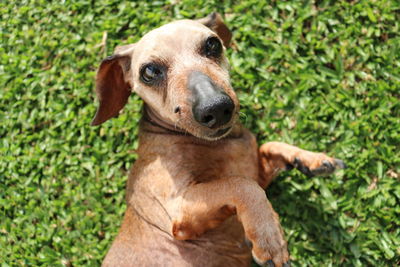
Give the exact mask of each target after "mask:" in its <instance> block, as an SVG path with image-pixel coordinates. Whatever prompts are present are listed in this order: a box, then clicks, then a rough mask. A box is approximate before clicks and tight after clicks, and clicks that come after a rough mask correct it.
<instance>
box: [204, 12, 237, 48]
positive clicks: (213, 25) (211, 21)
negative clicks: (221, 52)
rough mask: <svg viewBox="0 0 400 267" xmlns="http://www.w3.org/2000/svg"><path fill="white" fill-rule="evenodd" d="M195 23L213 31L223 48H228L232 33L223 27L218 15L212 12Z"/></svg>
mask: <svg viewBox="0 0 400 267" xmlns="http://www.w3.org/2000/svg"><path fill="white" fill-rule="evenodd" d="M197 21H198V22H200V23H201V24H203V25H204V26H207V27H208V28H210V29H211V30H212V31H214V32H215V33H216V34H217V35H218V37H219V38H221V40H222V42H223V43H224V46H225V47H229V44H230V43H231V39H232V33H231V31H230V30H229V29H228V27H227V26H226V25H225V23H224V21H223V20H222V17H221V15H220V14H219V13H217V12H213V13H211V14H210V15H208V16H207V17H205V18H202V19H198V20H197Z"/></svg>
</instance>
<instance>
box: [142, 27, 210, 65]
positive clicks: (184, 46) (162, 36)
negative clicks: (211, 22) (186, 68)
mask: <svg viewBox="0 0 400 267" xmlns="http://www.w3.org/2000/svg"><path fill="white" fill-rule="evenodd" d="M212 34H213V32H212V31H211V30H210V29H209V28H207V27H206V26H204V25H203V24H201V23H199V22H196V21H193V20H178V21H174V22H171V23H168V24H166V25H163V26H161V27H159V28H157V29H154V30H152V31H150V32H149V33H147V34H146V35H144V36H143V37H142V38H141V39H140V41H139V42H138V43H137V48H138V49H137V50H136V51H140V53H139V54H138V55H137V56H138V58H137V59H140V58H143V57H144V56H146V55H152V56H160V57H165V58H167V57H169V56H171V55H173V54H175V53H181V52H182V51H188V50H193V48H195V47H197V46H198V44H199V41H201V40H203V39H205V38H206V37H207V36H210V35H212Z"/></svg>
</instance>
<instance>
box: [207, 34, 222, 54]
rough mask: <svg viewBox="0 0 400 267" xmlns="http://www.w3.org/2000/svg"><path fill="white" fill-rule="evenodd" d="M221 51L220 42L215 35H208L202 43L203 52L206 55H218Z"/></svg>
mask: <svg viewBox="0 0 400 267" xmlns="http://www.w3.org/2000/svg"><path fill="white" fill-rule="evenodd" d="M221 53H222V44H221V41H220V40H219V39H218V38H217V37H214V36H213V37H209V38H208V39H207V40H206V43H205V45H204V54H205V55H206V56H207V57H219V56H220V55H221Z"/></svg>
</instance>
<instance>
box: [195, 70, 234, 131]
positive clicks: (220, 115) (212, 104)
mask: <svg viewBox="0 0 400 267" xmlns="http://www.w3.org/2000/svg"><path fill="white" fill-rule="evenodd" d="M188 89H189V90H190V91H192V97H193V106H192V112H193V115H194V118H195V120H196V121H197V122H199V123H200V124H201V125H204V126H206V127H208V128H218V127H219V126H222V125H224V124H226V123H228V122H229V121H230V120H231V118H232V113H233V110H234V108H235V105H234V103H233V101H232V99H231V98H230V97H229V96H228V95H227V94H226V93H225V92H224V91H223V90H222V89H221V88H219V87H218V86H216V85H215V84H214V83H213V82H212V80H211V79H210V77H208V76H207V75H205V74H204V73H201V72H198V71H195V72H192V73H191V74H190V76H189V80H188Z"/></svg>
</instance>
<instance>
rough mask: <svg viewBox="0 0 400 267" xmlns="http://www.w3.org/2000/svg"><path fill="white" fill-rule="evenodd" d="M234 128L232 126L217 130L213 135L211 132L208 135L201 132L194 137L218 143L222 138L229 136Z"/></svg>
mask: <svg viewBox="0 0 400 267" xmlns="http://www.w3.org/2000/svg"><path fill="white" fill-rule="evenodd" d="M232 128H233V127H232V126H231V125H230V126H226V127H225V128H222V129H218V130H215V131H213V132H211V133H210V132H208V133H204V132H201V133H196V134H193V135H194V136H196V137H198V138H200V139H204V140H207V141H217V140H219V139H222V138H224V137H226V136H227V135H229V133H230V132H231V131H232Z"/></svg>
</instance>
